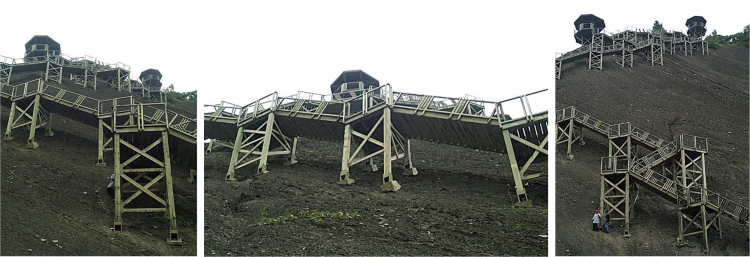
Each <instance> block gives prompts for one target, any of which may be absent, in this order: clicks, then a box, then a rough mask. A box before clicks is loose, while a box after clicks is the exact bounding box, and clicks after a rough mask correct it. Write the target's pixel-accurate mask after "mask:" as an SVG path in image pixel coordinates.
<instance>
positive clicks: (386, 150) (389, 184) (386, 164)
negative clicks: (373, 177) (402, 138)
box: [380, 108, 401, 192]
mask: <svg viewBox="0 0 750 257" xmlns="http://www.w3.org/2000/svg"><path fill="white" fill-rule="evenodd" d="M392 133H393V131H391V109H390V108H385V109H383V184H382V185H381V186H380V190H382V191H383V192H396V191H398V190H399V189H401V185H400V184H398V181H395V180H393V174H392V173H391V154H392V153H391V147H392V146H391V140H392V138H391V137H392V136H393V134H392Z"/></svg>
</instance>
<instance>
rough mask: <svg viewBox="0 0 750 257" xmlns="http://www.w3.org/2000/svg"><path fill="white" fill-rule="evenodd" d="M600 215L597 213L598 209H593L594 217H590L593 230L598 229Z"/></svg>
mask: <svg viewBox="0 0 750 257" xmlns="http://www.w3.org/2000/svg"><path fill="white" fill-rule="evenodd" d="M601 218H602V215H601V214H599V210H598V209H597V210H595V211H594V217H593V218H591V220H592V221H593V222H594V231H599V221H600V220H601Z"/></svg>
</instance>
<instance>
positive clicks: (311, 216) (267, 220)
mask: <svg viewBox="0 0 750 257" xmlns="http://www.w3.org/2000/svg"><path fill="white" fill-rule="evenodd" d="M261 214H265V215H263V217H261V218H260V221H259V222H258V223H257V225H258V226H262V225H273V224H285V223H287V222H291V221H293V220H296V219H308V220H312V221H316V222H321V221H323V220H324V219H354V218H356V217H359V212H356V211H355V212H354V213H348V212H328V211H318V210H313V211H299V212H297V213H296V215H295V214H292V213H289V214H286V215H281V216H278V217H275V218H272V217H266V216H267V215H268V211H267V210H266V208H264V210H261Z"/></svg>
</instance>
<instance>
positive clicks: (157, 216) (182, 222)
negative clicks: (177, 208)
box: [148, 212, 195, 227]
mask: <svg viewBox="0 0 750 257" xmlns="http://www.w3.org/2000/svg"><path fill="white" fill-rule="evenodd" d="M148 216H149V217H151V218H153V219H154V220H156V221H157V222H159V223H161V224H169V215H167V213H166V212H152V213H149V214H148ZM177 226H178V227H195V222H192V221H189V220H187V219H185V218H183V217H182V216H178V217H177Z"/></svg>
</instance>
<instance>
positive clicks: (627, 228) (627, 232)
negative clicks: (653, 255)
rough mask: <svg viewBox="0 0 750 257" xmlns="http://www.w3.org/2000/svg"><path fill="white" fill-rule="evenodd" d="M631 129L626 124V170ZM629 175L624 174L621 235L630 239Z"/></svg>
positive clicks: (629, 157) (630, 164) (630, 160)
mask: <svg viewBox="0 0 750 257" xmlns="http://www.w3.org/2000/svg"><path fill="white" fill-rule="evenodd" d="M631 132H632V131H631V127H630V124H628V137H627V138H625V140H626V142H625V147H626V149H625V153H626V155H625V158H627V161H628V162H627V163H628V170H630V167H631V166H632V158H631V156H632V153H631V152H630V149H631V145H630V144H631V141H630V133H631ZM630 200H631V199H630V173H629V172H626V173H625V232H624V234H623V237H630Z"/></svg>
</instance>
